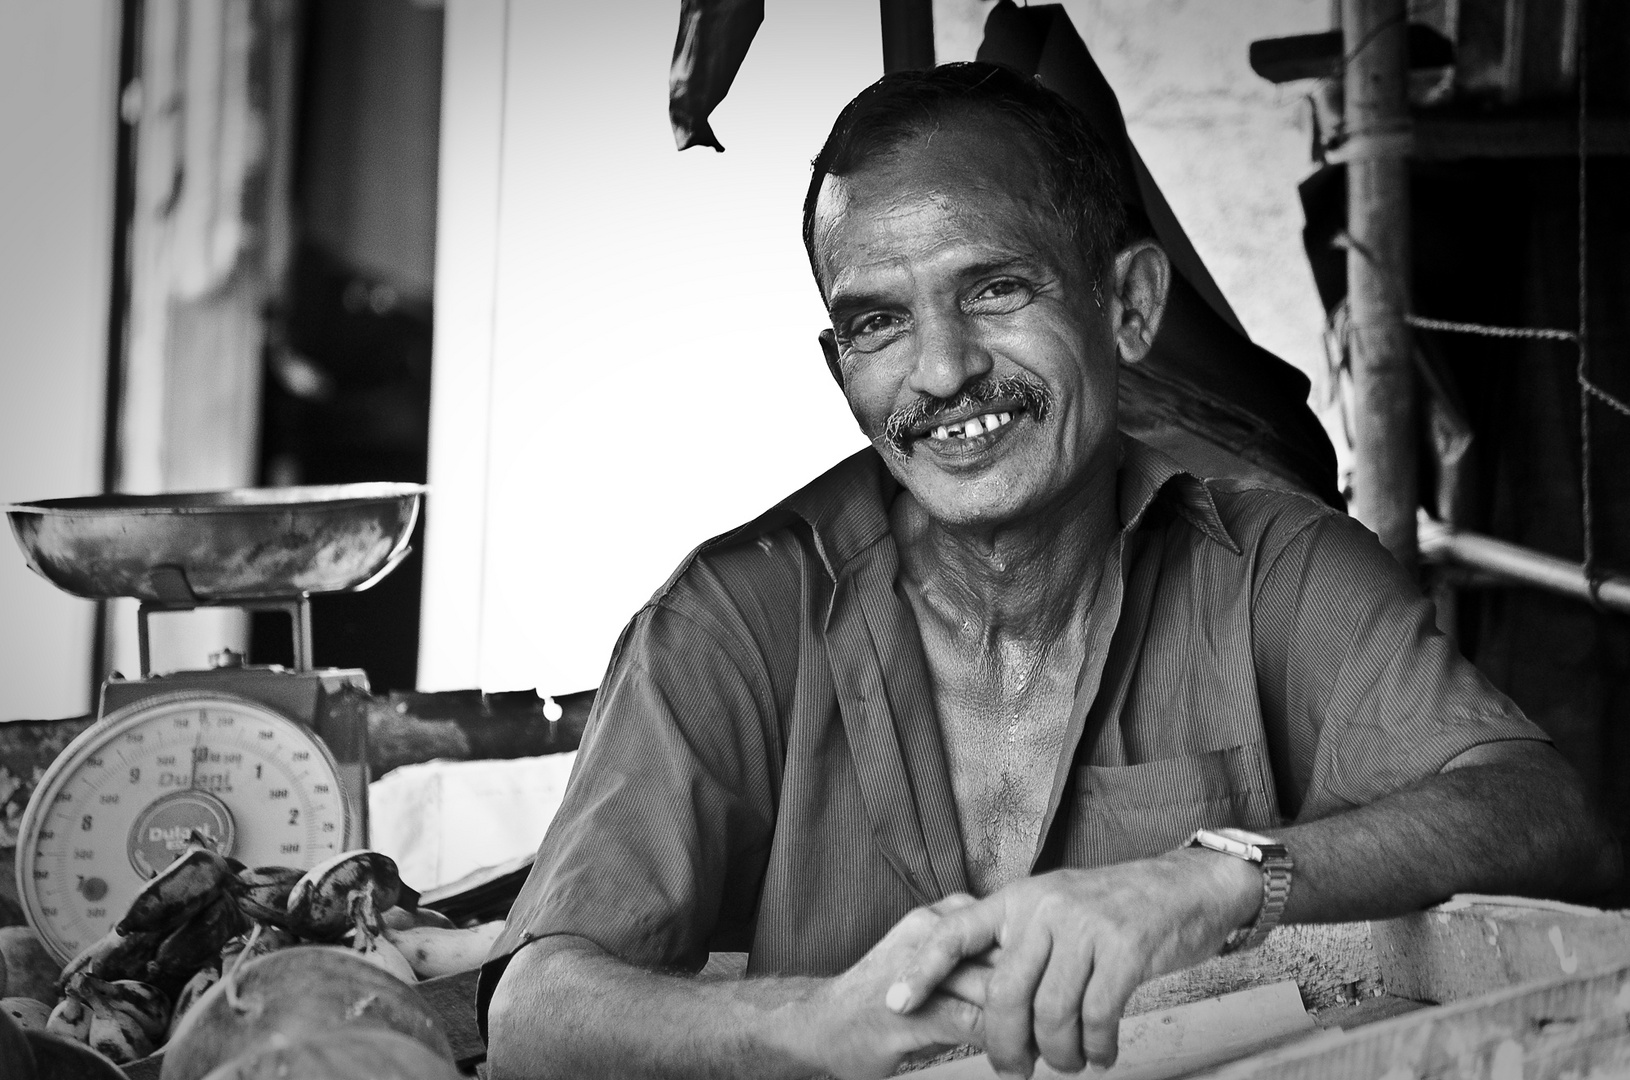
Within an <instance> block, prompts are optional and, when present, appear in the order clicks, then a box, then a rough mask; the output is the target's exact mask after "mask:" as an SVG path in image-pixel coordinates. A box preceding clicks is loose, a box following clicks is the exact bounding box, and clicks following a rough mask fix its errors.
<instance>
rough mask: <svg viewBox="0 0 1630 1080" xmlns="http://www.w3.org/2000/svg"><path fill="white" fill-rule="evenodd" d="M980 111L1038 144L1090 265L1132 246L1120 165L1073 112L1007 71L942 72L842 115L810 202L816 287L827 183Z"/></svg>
mask: <svg viewBox="0 0 1630 1080" xmlns="http://www.w3.org/2000/svg"><path fill="white" fill-rule="evenodd" d="M980 110H983V111H986V112H989V113H994V114H996V115H997V116H1000V117H1002V118H1004V119H1009V120H1012V121H1013V122H1014V126H1015V127H1016V128H1017V130H1018V131H1019V132H1020V133H1021V134H1022V135H1023V137H1025V138H1026V139H1028V140H1029V142H1030V143H1031V144H1032V146H1033V148H1034V150H1035V153H1036V160H1037V164H1038V165H1039V166H1040V169H1041V175H1042V180H1043V183H1045V184H1046V185H1047V187H1048V188H1049V190H1048V192H1047V194H1048V195H1049V196H1050V197H1051V199H1052V202H1053V205H1054V206H1055V207H1057V209H1058V212H1059V216H1060V217H1061V218H1062V219H1063V222H1062V224H1063V225H1064V227H1065V228H1066V229H1068V230H1069V231H1070V232H1071V233H1072V234H1073V235H1074V237H1075V239H1076V240H1077V242H1079V243H1080V244H1081V245H1082V248H1083V253H1084V254H1085V256H1086V259H1087V265H1088V266H1089V267H1091V268H1092V269H1093V270H1095V271H1096V270H1099V269H1101V268H1102V267H1103V266H1104V265H1105V263H1106V262H1107V261H1108V260H1109V259H1110V258H1111V257H1112V256H1113V255H1114V254H1115V253H1116V252H1117V251H1119V250H1120V249H1121V248H1122V247H1124V246H1125V245H1126V244H1127V243H1128V242H1129V241H1130V239H1131V237H1130V236H1129V232H1130V228H1131V226H1130V223H1129V218H1128V214H1127V211H1126V207H1125V206H1124V205H1123V204H1122V202H1121V197H1120V186H1119V184H1118V183H1117V175H1118V172H1119V166H1118V164H1117V159H1116V158H1115V156H1114V154H1112V153H1111V152H1110V150H1109V148H1108V147H1107V146H1106V145H1105V143H1104V140H1103V139H1102V138H1100V137H1099V135H1098V134H1097V132H1095V131H1094V130H1093V129H1092V126H1091V125H1090V124H1088V123H1087V121H1086V118H1085V117H1083V116H1082V115H1081V114H1080V113H1079V112H1078V111H1077V110H1076V109H1075V107H1074V106H1072V105H1071V104H1070V103H1069V102H1067V101H1065V100H1064V99H1063V98H1062V97H1060V96H1059V95H1058V94H1056V93H1054V92H1053V91H1051V90H1049V89H1047V88H1046V87H1045V86H1042V85H1041V83H1039V82H1037V81H1036V80H1035V79H1030V78H1026V77H1025V76H1023V75H1020V74H1019V73H1018V72H1016V71H1014V70H1012V69H1011V68H1006V67H1002V66H1001V65H999V64H987V63H980V62H965V63H955V64H941V65H940V66H939V67H936V68H932V69H930V70H927V71H895V72H891V73H889V74H887V75H884V76H883V77H882V78H881V79H878V80H877V81H876V82H874V83H872V84H871V85H870V86H868V87H867V88H866V89H864V90H862V91H861V92H860V93H859V94H858V95H856V97H855V99H854V100H853V101H851V102H849V104H848V105H846V106H844V109H843V111H842V112H841V113H839V114H838V119H837V122H836V123H834V124H833V125H832V133H831V134H830V135H828V136H827V137H826V145H824V146H822V147H821V152H820V153H819V154H817V155H816V156H815V160H814V162H813V163H812V164H811V166H810V169H811V172H810V178H809V193H808V194H807V195H805V196H804V249H805V250H806V251H807V252H808V253H809V264H810V267H811V268H812V269H813V270H814V271H815V276H816V280H817V282H818V281H819V280H820V268H819V267H818V266H817V265H816V262H815V204H816V202H817V201H818V200H819V199H820V194H821V184H822V183H823V182H825V180H826V178H827V177H828V176H848V175H850V174H852V173H854V172H856V171H858V170H860V169H861V168H863V167H864V166H866V165H867V164H868V163H869V162H871V161H872V160H873V159H875V158H877V157H880V156H882V155H884V154H887V153H888V152H890V151H892V150H894V149H896V148H898V147H899V146H900V145H901V144H903V143H905V142H906V141H908V140H910V139H912V138H914V137H916V136H918V135H921V134H923V133H925V132H927V131H931V130H932V129H933V128H934V127H935V126H937V125H938V124H941V123H943V122H944V121H946V120H947V119H950V118H952V117H955V116H958V115H964V114H967V113H969V112H977V111H980Z"/></svg>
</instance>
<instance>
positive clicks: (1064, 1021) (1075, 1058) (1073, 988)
mask: <svg viewBox="0 0 1630 1080" xmlns="http://www.w3.org/2000/svg"><path fill="white" fill-rule="evenodd" d="M1091 976H1092V942H1091V941H1090V940H1076V941H1061V940H1059V939H1058V938H1054V939H1053V952H1052V956H1051V957H1050V958H1049V959H1048V961H1047V970H1046V971H1045V972H1044V973H1043V974H1042V977H1041V983H1040V985H1038V986H1037V987H1036V996H1035V999H1034V1002H1033V1004H1032V1008H1033V1009H1034V1012H1035V1028H1034V1032H1035V1037H1036V1049H1038V1050H1040V1051H1041V1056H1042V1059H1043V1060H1044V1061H1046V1062H1047V1064H1049V1065H1051V1066H1052V1067H1053V1068H1055V1069H1057V1070H1058V1071H1059V1072H1065V1073H1074V1072H1080V1071H1081V1070H1082V1069H1084V1068H1086V1067H1087V1058H1086V1054H1085V1053H1084V1052H1083V1050H1082V1045H1081V1003H1082V1000H1083V999H1084V997H1085V995H1086V991H1087V983H1088V980H1089V979H1090V978H1091Z"/></svg>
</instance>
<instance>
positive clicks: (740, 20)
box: [668, 0, 764, 151]
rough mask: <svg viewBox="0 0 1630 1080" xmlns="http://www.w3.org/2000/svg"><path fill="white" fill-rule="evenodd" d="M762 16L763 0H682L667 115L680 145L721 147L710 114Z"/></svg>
mask: <svg viewBox="0 0 1630 1080" xmlns="http://www.w3.org/2000/svg"><path fill="white" fill-rule="evenodd" d="M763 21H764V0H681V2H680V5H679V37H678V38H677V39H676V40H675V41H674V59H673V66H672V67H670V68H669V69H668V119H669V121H670V122H672V124H673V128H674V142H675V143H676V144H677V145H678V147H679V149H681V150H688V149H689V148H691V147H693V146H711V147H713V149H715V150H719V151H723V150H724V145H723V144H722V143H720V142H719V139H718V136H716V135H714V134H713V128H712V127H711V126H710V125H709V124H708V117H709V116H711V115H713V110H714V109H716V108H718V107H719V102H721V101H723V100H724V96H725V95H726V94H728V93H729V92H730V84H731V83H732V82H734V81H735V79H736V72H738V71H740V70H741V62H742V61H743V60H745V59H746V58H747V49H748V47H749V46H750V45H752V44H753V35H755V34H757V33H758V27H759V24H760V23H762V22H763Z"/></svg>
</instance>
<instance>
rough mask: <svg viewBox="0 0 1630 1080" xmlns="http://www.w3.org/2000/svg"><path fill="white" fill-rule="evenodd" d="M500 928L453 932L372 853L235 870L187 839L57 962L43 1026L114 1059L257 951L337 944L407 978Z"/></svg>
mask: <svg viewBox="0 0 1630 1080" xmlns="http://www.w3.org/2000/svg"><path fill="white" fill-rule="evenodd" d="M501 927H502V924H501V923H496V922H494V923H488V924H485V925H483V926H478V927H473V928H470V929H458V928H456V927H454V926H453V924H452V923H451V922H449V921H448V920H447V918H446V917H445V916H443V915H440V914H439V913H437V912H434V911H430V910H429V909H425V908H419V907H418V894H417V893H415V892H414V891H413V890H412V889H409V888H407V887H406V886H405V885H403V884H402V880H401V878H400V876H398V874H397V869H396V863H395V862H394V861H393V860H392V859H391V858H390V857H389V856H386V855H383V854H381V853H379V852H377V851H365V850H363V851H347V852H342V853H341V854H339V855H336V856H334V857H333V858H330V859H328V860H327V861H325V862H322V863H319V864H318V865H317V866H314V867H312V868H311V869H310V870H300V869H297V868H293V867H285V866H263V867H246V866H244V865H242V864H241V863H238V862H236V861H235V860H233V859H229V858H226V857H224V856H222V855H220V854H218V853H217V852H215V851H213V850H211V849H210V848H209V847H208V846H205V845H203V844H197V845H194V846H191V847H189V848H188V849H187V850H186V851H184V852H183V853H182V854H181V855H180V856H178V857H177V858H176V859H175V861H173V862H172V863H170V865H169V866H168V867H166V868H165V869H164V871H163V872H162V873H160V874H159V875H158V876H156V877H154V878H153V879H152V880H151V881H149V882H148V883H147V884H146V885H145V886H144V887H143V888H142V891H141V892H140V893H138V894H137V896H136V898H135V900H133V901H132V902H131V904H130V908H129V910H127V911H126V912H125V916H124V918H123V919H121V920H120V921H119V923H118V924H117V925H116V926H115V927H114V928H113V929H112V930H111V931H109V932H108V934H107V935H106V936H105V937H103V938H102V939H101V940H99V941H97V942H95V943H94V944H92V945H91V946H90V947H89V948H87V949H85V950H84V951H83V952H81V953H80V954H79V955H78V956H76V957H74V959H73V960H71V961H69V963H68V966H67V967H66V968H64V969H63V972H62V976H61V980H60V990H61V994H62V997H61V1000H60V1001H58V1002H57V1003H56V1006H55V1008H54V1009H53V1010H52V1011H51V1013H50V1015H49V1017H48V1019H47V1020H46V1024H45V1026H46V1029H47V1030H49V1031H52V1032H54V1033H56V1034H58V1035H62V1036H65V1037H68V1038H72V1039H75V1040H77V1041H79V1042H83V1043H86V1044H88V1045H90V1046H92V1047H93V1048H95V1049H96V1050H99V1051H101V1052H102V1053H104V1054H106V1055H107V1056H108V1057H110V1058H112V1059H113V1060H114V1061H115V1062H118V1063H121V1064H123V1063H126V1062H130V1061H134V1060H136V1059H137V1058H140V1057H144V1056H146V1055H147V1054H150V1053H152V1052H153V1050H155V1049H156V1048H158V1047H159V1046H162V1045H163V1044H164V1042H165V1041H166V1039H167V1038H168V1037H169V1036H170V1035H171V1034H173V1033H174V1031H175V1030H176V1026H177V1024H178V1022H179V1021H180V1019H181V1018H182V1017H183V1016H184V1015H185V1014H186V1013H187V1011H188V1010H189V1009H190V1008H191V1007H192V1006H193V1004H195V1003H196V1002H197V1001H198V999H199V998H200V997H202V996H203V994H204V993H205V991H207V990H208V989H209V988H210V987H211V986H213V985H214V984H215V983H216V982H218V981H220V979H221V977H222V973H223V972H230V971H232V970H234V969H235V968H237V967H238V966H240V965H241V964H243V963H245V962H246V961H248V960H251V959H253V958H255V957H257V956H261V955H265V954H266V953H270V952H276V951H278V950H280V949H283V948H287V947H289V946H293V945H300V944H307V943H313V944H341V945H348V946H349V947H350V948H352V949H354V950H355V951H356V952H357V953H359V954H360V955H361V956H362V957H363V958H365V959H367V960H369V961H370V962H372V963H374V964H377V965H378V966H379V967H381V968H383V969H384V970H386V971H388V972H390V973H391V974H392V975H395V976H397V977H398V978H400V979H402V980H403V981H405V982H413V981H415V980H416V979H428V978H434V977H436V976H439V975H450V974H453V973H455V972H459V971H466V970H469V969H471V968H474V967H478V966H480V964H481V962H482V961H483V960H484V959H485V958H486V954H487V951H488V950H489V949H490V948H491V945H492V942H493V940H494V939H495V938H496V937H497V934H498V930H499V929H501Z"/></svg>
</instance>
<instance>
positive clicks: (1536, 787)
mask: <svg viewBox="0 0 1630 1080" xmlns="http://www.w3.org/2000/svg"><path fill="white" fill-rule="evenodd" d="M1541 749H1543V753H1538V752H1536V753H1535V754H1534V755H1532V757H1531V758H1530V759H1529V760H1526V761H1524V762H1521V763H1516V762H1511V763H1495V764H1482V765H1473V766H1469V767H1466V768H1459V769H1454V770H1452V771H1449V772H1444V773H1440V774H1438V775H1437V776H1434V777H1431V778H1430V779H1428V780H1425V781H1422V782H1421V783H1419V784H1416V785H1415V786H1413V787H1410V788H1407V789H1405V790H1403V791H1400V792H1398V793H1396V794H1394V795H1391V796H1388V797H1387V798H1385V799H1381V800H1378V801H1376V802H1375V803H1372V804H1370V805H1369V806H1364V807H1360V808H1358V809H1355V810H1352V811H1350V812H1348V813H1344V814H1340V815H1337V816H1334V817H1330V818H1325V819H1323V820H1320V821H1315V822H1311V823H1309V824H1306V825H1299V826H1296V827H1294V828H1290V829H1284V830H1280V832H1279V833H1278V835H1279V836H1280V837H1282V838H1283V840H1284V843H1285V844H1286V846H1287V847H1288V848H1289V849H1290V851H1291V854H1292V856H1293V857H1294V858H1295V860H1296V878H1295V885H1294V886H1293V887H1292V889H1291V895H1290V900H1289V903H1288V904H1287V905H1286V909H1285V918H1286V920H1287V921H1290V922H1336V921H1342V920H1349V919H1370V918H1383V917H1387V916H1391V915H1400V914H1403V913H1405V912H1409V911H1417V910H1419V909H1421V908H1423V907H1426V906H1429V905H1431V904H1434V903H1437V902H1439V901H1442V900H1444V899H1447V898H1448V897H1449V896H1450V895H1451V894H1453V893H1456V892H1486V893H1513V894H1520V895H1530V896H1548V897H1561V898H1581V897H1589V896H1590V895H1591V894H1593V893H1596V892H1599V891H1601V890H1603V889H1605V888H1607V887H1608V886H1610V885H1612V884H1613V883H1614V881H1616V880H1617V878H1618V875H1619V873H1620V870H1621V860H1620V855H1619V850H1618V845H1617V844H1616V843H1615V842H1614V841H1613V840H1612V838H1611V836H1610V835H1609V834H1608V833H1607V832H1606V830H1605V829H1604V828H1603V826H1602V825H1601V824H1600V822H1599V820H1598V819H1597V817H1596V816H1595V814H1594V813H1593V812H1592V811H1591V809H1590V807H1589V806H1588V805H1587V803H1586V800H1585V798H1584V795H1583V792H1582V791H1581V790H1580V786H1579V782H1578V778H1577V776H1576V775H1575V774H1574V773H1573V770H1572V769H1570V768H1569V767H1568V766H1567V765H1566V764H1565V763H1564V762H1563V761H1562V759H1561V757H1560V755H1557V754H1556V753H1555V751H1552V750H1550V749H1549V748H1541Z"/></svg>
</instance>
